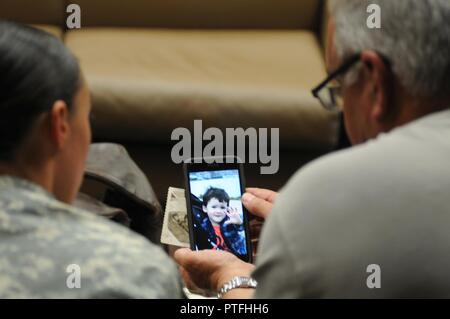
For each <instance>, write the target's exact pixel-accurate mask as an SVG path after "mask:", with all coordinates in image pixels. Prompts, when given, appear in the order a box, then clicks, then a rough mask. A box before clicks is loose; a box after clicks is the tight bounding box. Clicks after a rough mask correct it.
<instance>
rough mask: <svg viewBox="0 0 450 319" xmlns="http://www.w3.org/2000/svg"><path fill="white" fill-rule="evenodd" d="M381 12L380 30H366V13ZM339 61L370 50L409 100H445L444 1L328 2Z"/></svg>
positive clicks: (448, 79)
mask: <svg viewBox="0 0 450 319" xmlns="http://www.w3.org/2000/svg"><path fill="white" fill-rule="evenodd" d="M371 4H377V5H378V6H379V7H380V8H381V29H370V28H369V27H367V18H368V17H369V16H370V13H367V8H368V6H369V5H371ZM330 12H331V16H332V18H333V20H334V23H335V27H336V31H335V38H334V45H335V47H336V50H337V54H338V55H339V57H340V58H342V59H345V58H346V57H348V56H350V55H352V54H355V53H358V52H361V51H363V50H376V51H377V52H379V53H380V54H382V55H384V56H385V57H386V58H388V59H389V60H390V62H391V63H392V69H393V72H394V74H395V75H396V76H397V77H398V79H399V81H400V82H401V84H402V85H403V86H404V87H405V89H406V90H407V91H408V92H409V93H410V94H412V95H414V96H418V97H425V98H429V97H436V98H446V97H448V96H449V95H450V1H449V0H330Z"/></svg>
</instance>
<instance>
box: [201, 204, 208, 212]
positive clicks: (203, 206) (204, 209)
mask: <svg viewBox="0 0 450 319" xmlns="http://www.w3.org/2000/svg"><path fill="white" fill-rule="evenodd" d="M202 209H203V212H204V213H207V212H208V211H207V210H206V206H205V205H202Z"/></svg>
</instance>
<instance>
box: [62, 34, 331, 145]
mask: <svg viewBox="0 0 450 319" xmlns="http://www.w3.org/2000/svg"><path fill="white" fill-rule="evenodd" d="M66 43H67V45H68V46H69V48H70V49H71V50H72V51H73V52H74V53H75V55H76V56H77V57H78V58H79V59H80V62H81V66H82V69H83V70H84V73H85V75H86V78H87V81H88V83H89V85H90V87H91V90H92V97H93V105H94V115H95V117H96V119H95V122H94V133H95V135H94V136H95V137H96V138H98V139H107V140H119V141H152V142H161V143H165V144H167V143H169V142H170V135H171V132H172V130H173V129H174V128H176V127H188V128H189V127H192V125H193V120H194V119H202V120H203V121H204V126H205V127H206V126H208V127H209V126H214V127H219V128H226V127H240V126H241V127H244V128H245V127H256V128H258V127H267V128H270V127H276V128H281V129H280V135H281V140H280V143H281V145H282V146H284V147H294V148H302V147H307V148H319V149H324V148H330V147H331V146H332V145H333V144H334V143H335V138H336V119H335V117H334V116H333V115H330V114H328V113H327V112H326V111H324V110H322V108H321V107H320V105H319V103H318V102H317V101H316V100H315V99H314V98H313V97H312V96H311V93H310V89H311V88H312V87H313V86H314V85H315V84H317V83H319V82H320V81H321V80H322V79H323V78H324V77H325V76H326V72H325V66H324V62H323V55H322V53H321V49H320V45H319V42H318V40H317V38H316V36H315V35H314V34H313V33H312V32H308V31H242V30H241V31H198V30H197V31H186V30H184V31H181V30H176V31H175V30H143V29H97V28H84V29H81V30H77V31H69V32H68V33H67V34H66Z"/></svg>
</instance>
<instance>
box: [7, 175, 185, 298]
mask: <svg viewBox="0 0 450 319" xmlns="http://www.w3.org/2000/svg"><path fill="white" fill-rule="evenodd" d="M116 297H118V298H178V297H182V288H181V280H180V278H179V275H178V272H177V269H176V266H175V265H174V263H173V262H172V261H171V260H170V258H169V257H168V256H167V255H166V254H165V253H164V252H163V250H162V249H161V248H159V247H157V246H155V245H153V244H151V243H150V242H149V241H148V240H146V239H145V238H143V237H141V236H139V235H138V234H135V233H133V232H131V231H130V230H129V229H127V228H125V227H123V226H120V225H116V224H114V223H113V222H111V221H109V220H106V219H103V218H101V217H99V216H96V215H94V214H91V213H88V212H84V211H81V210H78V209H76V208H74V207H72V206H69V205H66V204H64V203H61V202H59V201H57V200H56V199H55V198H54V197H53V196H52V195H51V194H49V193H48V192H46V191H45V190H44V189H42V188H41V187H39V186H37V185H35V184H32V183H30V182H28V181H25V180H22V179H18V178H13V177H7V176H1V177H0V298H116Z"/></svg>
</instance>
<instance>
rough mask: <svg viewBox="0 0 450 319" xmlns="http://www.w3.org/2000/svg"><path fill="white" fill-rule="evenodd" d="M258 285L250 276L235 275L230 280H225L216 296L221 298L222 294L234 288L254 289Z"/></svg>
mask: <svg viewBox="0 0 450 319" xmlns="http://www.w3.org/2000/svg"><path fill="white" fill-rule="evenodd" d="M256 286H258V283H257V281H256V280H255V279H253V278H251V277H240V276H236V277H234V278H233V279H231V280H230V281H228V282H226V283H225V284H224V285H223V286H222V288H220V290H219V293H218V294H217V298H219V299H221V298H222V296H223V295H224V294H226V293H227V292H229V291H230V290H233V289H236V288H252V289H255V288H256Z"/></svg>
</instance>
